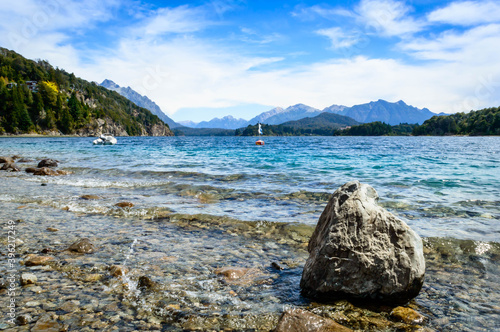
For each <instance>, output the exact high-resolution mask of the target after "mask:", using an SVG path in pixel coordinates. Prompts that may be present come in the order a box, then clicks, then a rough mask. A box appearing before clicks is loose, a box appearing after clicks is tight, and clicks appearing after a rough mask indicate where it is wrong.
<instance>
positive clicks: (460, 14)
mask: <svg viewBox="0 0 500 332" xmlns="http://www.w3.org/2000/svg"><path fill="white" fill-rule="evenodd" d="M427 18H428V20H429V21H430V22H439V23H449V24H455V25H463V26H469V25H476V24H485V23H492V22H500V3H498V1H462V2H453V3H451V4H449V5H448V6H446V7H444V8H441V9H437V10H435V11H433V12H431V13H430V14H429V15H428V17H427Z"/></svg>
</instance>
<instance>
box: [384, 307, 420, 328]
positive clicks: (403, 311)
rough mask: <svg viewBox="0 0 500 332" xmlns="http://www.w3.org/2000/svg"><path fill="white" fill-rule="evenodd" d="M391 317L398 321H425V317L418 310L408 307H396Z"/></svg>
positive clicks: (411, 322)
mask: <svg viewBox="0 0 500 332" xmlns="http://www.w3.org/2000/svg"><path fill="white" fill-rule="evenodd" d="M390 316H391V318H392V319H393V320H395V321H397V322H403V323H406V324H412V325H415V324H421V323H423V321H424V319H425V317H424V316H422V315H421V314H419V313H418V312H416V311H415V310H413V309H411V308H406V307H396V308H394V309H393V310H392V311H391V314H390Z"/></svg>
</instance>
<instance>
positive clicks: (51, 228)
mask: <svg viewBox="0 0 500 332" xmlns="http://www.w3.org/2000/svg"><path fill="white" fill-rule="evenodd" d="M47 230H48V231H49V232H59V230H58V229H57V228H54V227H47Z"/></svg>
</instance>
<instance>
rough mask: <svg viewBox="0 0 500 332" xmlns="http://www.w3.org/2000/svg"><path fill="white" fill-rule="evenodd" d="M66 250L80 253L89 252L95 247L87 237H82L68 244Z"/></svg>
mask: <svg viewBox="0 0 500 332" xmlns="http://www.w3.org/2000/svg"><path fill="white" fill-rule="evenodd" d="M68 250H69V251H73V252H78V253H80V254H91V253H93V252H94V250H95V248H94V245H93V244H92V243H91V242H90V240H89V239H87V238H83V239H80V240H78V241H76V242H75V243H73V244H72V245H70V246H69V248H68Z"/></svg>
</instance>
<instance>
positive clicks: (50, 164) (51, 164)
mask: <svg viewBox="0 0 500 332" xmlns="http://www.w3.org/2000/svg"><path fill="white" fill-rule="evenodd" d="M58 165H59V161H57V160H53V159H43V160H41V161H40V162H39V163H38V168H42V167H57V166H58Z"/></svg>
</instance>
